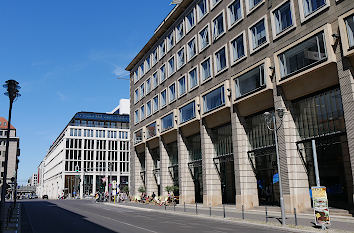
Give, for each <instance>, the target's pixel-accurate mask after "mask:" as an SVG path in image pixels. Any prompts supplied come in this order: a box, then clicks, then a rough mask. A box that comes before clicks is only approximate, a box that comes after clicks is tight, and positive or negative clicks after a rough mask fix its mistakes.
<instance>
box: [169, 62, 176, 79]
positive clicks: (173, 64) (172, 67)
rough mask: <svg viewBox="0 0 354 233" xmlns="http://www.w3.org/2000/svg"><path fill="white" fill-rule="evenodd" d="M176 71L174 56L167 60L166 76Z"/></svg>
mask: <svg viewBox="0 0 354 233" xmlns="http://www.w3.org/2000/svg"><path fill="white" fill-rule="evenodd" d="M175 71H176V67H175V57H172V58H171V59H170V60H168V77H170V76H171V75H172V74H173V73H174V72H175Z"/></svg>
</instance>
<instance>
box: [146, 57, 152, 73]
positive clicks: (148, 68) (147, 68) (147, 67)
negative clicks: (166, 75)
mask: <svg viewBox="0 0 354 233" xmlns="http://www.w3.org/2000/svg"><path fill="white" fill-rule="evenodd" d="M150 68H151V63H150V56H148V57H147V58H146V60H145V70H146V71H148V70H150Z"/></svg>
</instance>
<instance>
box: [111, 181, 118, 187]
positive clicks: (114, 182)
mask: <svg viewBox="0 0 354 233" xmlns="http://www.w3.org/2000/svg"><path fill="white" fill-rule="evenodd" d="M112 188H113V189H116V188H117V181H115V180H113V181H112Z"/></svg>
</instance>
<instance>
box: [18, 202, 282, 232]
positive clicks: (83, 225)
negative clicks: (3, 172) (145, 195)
mask: <svg viewBox="0 0 354 233" xmlns="http://www.w3.org/2000/svg"><path fill="white" fill-rule="evenodd" d="M71 232H72V233H81V232H82V233H113V232H119V233H126V232H128V233H142V232H144V233H146V232H154V233H156V232H158V233H165V232H166V233H172V232H173V233H175V232H176V233H178V232H181V233H188V232H192V233H198V232H206V233H212V232H213V233H221V232H233V233H234V232H240V233H241V232H242V233H251V232H252V233H255V232H272V233H278V232H287V231H282V230H276V229H270V228H268V229H267V228H266V226H264V227H262V226H255V225H245V224H237V223H231V222H225V221H221V220H217V219H214V220H213V219H203V218H198V217H192V216H179V215H173V214H168V213H157V212H153V211H151V212H148V211H141V210H136V209H126V208H121V207H115V206H107V205H102V204H96V203H94V202H93V201H86V200H56V201H44V200H33V201H30V200H29V201H23V202H22V233H71Z"/></svg>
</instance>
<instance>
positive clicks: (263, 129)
mask: <svg viewBox="0 0 354 233" xmlns="http://www.w3.org/2000/svg"><path fill="white" fill-rule="evenodd" d="M246 124H247V126H246V131H247V137H248V140H249V143H250V145H251V150H256V149H259V148H266V147H269V146H273V145H275V140H274V134H273V132H272V131H270V130H269V129H268V128H267V123H266V121H265V119H264V116H263V113H261V114H258V115H255V116H251V117H248V118H246ZM270 127H271V128H273V125H270Z"/></svg>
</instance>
